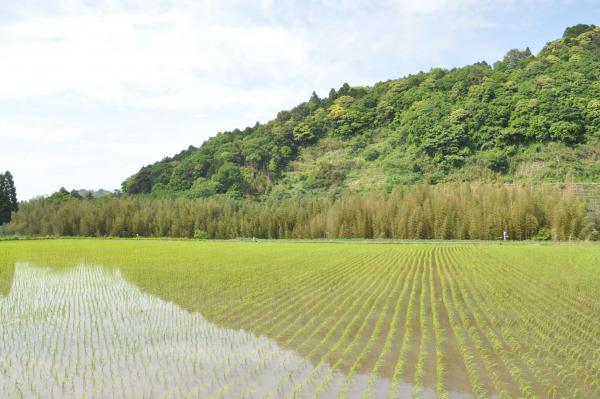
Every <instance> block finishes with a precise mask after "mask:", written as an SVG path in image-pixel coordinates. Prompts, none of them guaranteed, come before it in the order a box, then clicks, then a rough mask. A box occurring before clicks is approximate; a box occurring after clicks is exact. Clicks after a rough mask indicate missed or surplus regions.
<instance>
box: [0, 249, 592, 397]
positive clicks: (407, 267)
mask: <svg viewBox="0 0 600 399" xmlns="http://www.w3.org/2000/svg"><path fill="white" fill-rule="evenodd" d="M599 316H600V246H598V245H593V244H586V243H580V244H570V243H569V244H567V243H562V244H541V245H540V244H533V243H509V244H506V243H502V244H501V243H477V242H473V243H463V242H460V243H458V242H456V243H455V242H429V243H420V242H413V243H406V242H396V243H391V242H390V243H376V242H375V243H365V242H354V241H340V242H301V241H300V242H285V241H281V242H268V241H267V242H247V241H221V242H219V241H206V242H198V241H159V240H92V239H90V240H84V239H77V240H76V239H73V240H68V239H59V240H37V241H6V242H0V397H1V398H30V397H31V398H38V397H39V398H63V397H77V398H80V397H86V398H155V397H156V398H238V397H240V398H242V397H247V398H414V397H417V398H496V397H499V398H520V397H526V398H562V397H566V398H598V397H600V317H599Z"/></svg>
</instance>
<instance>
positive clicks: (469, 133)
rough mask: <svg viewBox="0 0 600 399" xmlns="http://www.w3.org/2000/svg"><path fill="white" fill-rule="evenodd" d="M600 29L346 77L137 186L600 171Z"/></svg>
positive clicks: (571, 176)
mask: <svg viewBox="0 0 600 399" xmlns="http://www.w3.org/2000/svg"><path fill="white" fill-rule="evenodd" d="M599 82H600V28H598V27H595V26H593V25H577V26H573V27H570V28H567V29H566V30H565V34H564V36H563V38H561V39H558V40H556V41H554V42H551V43H549V44H548V45H547V46H546V47H545V48H544V49H542V50H541V52H540V53H539V54H537V55H534V54H532V53H531V51H530V50H529V49H528V48H527V49H525V50H518V49H513V50H510V51H509V52H508V53H507V54H506V56H505V57H504V58H503V60H502V61H499V62H496V63H495V64H494V65H489V64H487V63H486V62H480V63H476V64H474V65H469V66H466V67H462V68H455V69H452V70H447V69H442V68H434V69H432V70H431V71H429V72H427V73H424V72H421V73H418V74H416V75H410V76H407V77H404V78H401V79H397V80H390V81H386V82H380V83H377V84H375V85H374V86H373V87H351V86H349V85H348V84H344V85H343V86H342V87H341V88H340V89H339V90H334V89H332V90H331V91H330V93H329V95H328V96H327V97H326V98H323V99H321V98H319V97H318V96H317V94H316V93H313V94H312V96H311V97H310V99H309V101H307V102H305V103H302V104H300V105H298V106H296V107H295V108H293V109H291V110H289V111H281V112H279V113H278V114H277V117H276V118H275V119H274V120H271V121H269V122H267V123H264V124H259V123H257V124H255V125H254V126H252V127H247V128H246V129H244V130H238V129H236V130H234V131H231V132H224V133H219V134H218V135H217V136H215V137H212V138H211V139H209V140H207V141H206V142H205V143H204V144H203V145H202V146H201V147H200V148H195V147H193V146H190V147H189V148H188V149H187V150H184V151H182V152H181V153H179V154H177V155H175V156H174V157H170V158H165V159H163V160H162V161H160V162H157V163H155V164H152V165H149V166H145V167H143V168H142V169H141V170H140V171H139V172H138V173H136V174H135V175H133V176H131V177H130V178H128V179H127V180H126V181H125V182H124V183H123V191H124V192H126V193H130V194H139V193H151V194H152V195H154V196H161V197H164V196H173V195H178V196H188V197H191V198H198V197H209V196H211V195H215V194H227V195H229V196H232V197H239V196H255V195H261V196H275V197H280V196H281V195H290V196H293V195H295V194H303V193H310V192H329V193H336V192H337V193H340V192H346V191H374V190H375V189H376V188H378V187H379V188H381V187H383V188H386V189H388V191H390V190H391V189H392V188H393V187H395V186H397V185H398V184H411V183H415V182H418V181H426V182H433V183H437V182H444V181H464V180H472V181H473V180H479V181H482V180H483V181H488V182H506V181H508V182H510V181H520V180H521V181H525V180H539V179H544V180H552V181H557V180H559V181H561V180H582V181H594V180H595V181H597V180H598V179H600V166H599V165H598V162H597V159H598V156H600V150H599V148H600V100H599V99H600V83H599Z"/></svg>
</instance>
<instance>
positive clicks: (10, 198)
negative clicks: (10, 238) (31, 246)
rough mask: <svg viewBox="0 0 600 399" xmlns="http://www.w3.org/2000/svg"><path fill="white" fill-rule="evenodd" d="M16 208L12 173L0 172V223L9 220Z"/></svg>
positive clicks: (17, 207) (17, 205)
mask: <svg viewBox="0 0 600 399" xmlns="http://www.w3.org/2000/svg"><path fill="white" fill-rule="evenodd" d="M18 210H19V203H18V201H17V190H16V189H15V182H14V179H13V176H12V174H11V173H10V172H9V171H6V172H4V173H2V174H0V224H3V223H7V222H10V219H11V215H12V213H13V212H16V211H18Z"/></svg>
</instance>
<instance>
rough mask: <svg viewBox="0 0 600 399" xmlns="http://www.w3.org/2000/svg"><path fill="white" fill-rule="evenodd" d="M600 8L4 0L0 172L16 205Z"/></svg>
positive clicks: (536, 38) (511, 1) (550, 33)
mask: <svg viewBox="0 0 600 399" xmlns="http://www.w3.org/2000/svg"><path fill="white" fill-rule="evenodd" d="M577 23H590V24H591V23H595V24H600V2H598V1H597V0H579V1H576V0H522V1H516V0H502V1H496V0H420V1H414V0H411V1H405V0H373V1H350V0H322V1H317V0H298V1H295V0H290V1H275V0H254V1H249V0H247V1H241V0H232V1H229V0H189V1H187V0H157V1H151V0H55V1H35V0H22V1H12V0H0V171H4V170H10V171H11V173H12V174H13V176H14V178H15V185H16V187H17V194H18V196H19V199H21V200H26V199H29V198H32V197H34V196H38V195H47V194H50V193H52V192H54V191H56V190H58V189H59V188H60V187H61V186H64V187H66V188H67V189H69V190H70V189H73V188H77V189H80V188H88V189H99V188H105V189H110V190H113V189H118V188H120V185H121V182H122V181H123V180H125V179H126V178H127V177H128V176H130V175H132V174H134V173H135V172H137V171H138V170H139V169H140V167H142V166H143V165H146V164H150V163H153V162H155V161H158V160H160V159H162V158H164V157H165V156H171V155H174V154H176V153H178V152H179V151H181V150H183V149H185V148H187V147H188V146H189V145H194V146H199V145H201V144H202V142H203V141H204V140H206V139H207V138H208V137H211V136H214V135H215V134H217V133H218V132H220V131H227V130H231V129H234V128H244V127H246V126H249V125H254V123H255V122H257V121H259V122H266V121H268V120H270V119H273V118H274V117H275V116H276V114H277V112H278V111H280V110H283V109H289V108H291V107H293V106H295V105H297V104H299V103H301V102H303V101H307V100H308V99H309V98H310V95H311V93H312V92H313V90H314V91H316V92H317V94H319V95H320V96H321V97H324V96H326V95H327V93H328V92H329V90H330V89H331V88H332V87H335V88H339V87H340V86H341V85H342V84H343V83H344V82H347V83H349V84H350V85H372V84H374V83H376V82H378V81H382V80H388V79H396V78H400V77H402V76H405V75H407V74H410V73H417V72H419V71H428V70H429V69H430V68H432V67H446V68H452V67H456V66H463V65H467V64H472V63H474V62H478V61H483V60H485V61H487V62H489V63H493V62H494V61H497V60H498V59H501V58H502V56H503V55H504V54H505V53H506V52H507V51H508V50H510V49H512V48H520V49H524V48H525V47H527V46H529V47H530V48H531V50H532V51H533V52H534V53H535V52H538V51H539V50H540V49H541V48H542V47H543V46H544V44H545V43H546V42H548V41H551V40H554V39H556V38H559V37H560V36H561V35H562V33H563V31H564V29H565V28H566V27H567V26H571V25H575V24H577Z"/></svg>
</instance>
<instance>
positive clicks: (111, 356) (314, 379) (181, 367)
mask: <svg viewBox="0 0 600 399" xmlns="http://www.w3.org/2000/svg"><path fill="white" fill-rule="evenodd" d="M0 320H1V321H0V353H2V356H1V357H0V397H3V398H4V397H44V398H46V397H49V398H63V397H90V398H106V397H117V398H154V397H173V398H179V397H193V398H199V397H201V398H204V397H209V396H211V395H214V396H215V397H240V396H241V397H264V396H269V397H275V398H277V397H287V396H288V395H291V394H293V393H296V394H298V395H297V397H302V398H303V397H311V396H312V395H313V394H316V393H317V394H318V396H319V397H336V396H337V394H338V393H339V390H340V389H341V388H342V387H343V386H344V385H345V384H347V386H346V387H345V388H344V389H346V390H347V394H348V395H347V396H348V397H362V396H363V394H365V393H366V392H370V393H371V396H372V397H376V398H378V397H387V396H388V391H389V388H390V385H391V384H390V381H389V380H386V379H381V378H375V377H373V378H372V377H370V376H367V375H360V374H358V375H355V376H354V377H353V379H352V380H351V381H346V379H347V377H346V375H344V374H343V373H341V372H339V371H332V370H331V369H330V367H329V366H328V365H324V366H323V365H322V366H321V367H319V368H317V369H315V367H314V365H313V364H312V363H311V362H310V361H308V360H306V359H304V358H303V357H301V356H300V355H298V354H297V353H296V352H293V351H290V350H284V349H281V348H280V347H279V346H278V345H277V343H275V342H274V341H271V340H269V339H267V338H265V337H257V336H256V335H254V334H252V333H249V332H246V331H244V330H231V329H226V328H223V327H218V326H216V325H214V324H212V323H210V322H208V321H207V320H206V319H204V318H203V317H202V315H201V314H199V313H190V312H188V311H186V310H183V309H182V308H180V307H179V306H177V305H175V304H173V303H170V302H164V301H162V300H161V299H159V298H157V297H155V296H153V295H150V294H147V293H144V292H142V291H141V290H140V289H139V288H138V287H136V286H135V285H134V284H132V283H130V282H128V281H126V280H125V279H124V278H123V277H122V275H121V273H120V272H119V271H118V270H115V269H111V270H108V269H103V268H101V267H98V266H94V267H91V266H83V265H82V266H78V267H76V268H73V269H69V270H67V271H62V272H57V271H51V270H49V269H46V268H39V267H34V266H31V265H29V264H26V263H19V264H17V266H16V270H15V273H14V279H13V282H12V288H11V290H10V292H9V293H8V295H7V296H6V297H2V296H0ZM322 381H329V382H328V383H327V384H322ZM398 389H399V391H398V393H399V394H400V396H401V397H411V396H412V388H411V386H410V385H408V384H400V385H399V387H398ZM433 396H434V395H433V391H431V390H430V389H427V390H425V391H423V392H421V397H433ZM451 396H453V397H462V396H463V395H459V394H452V395H451Z"/></svg>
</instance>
